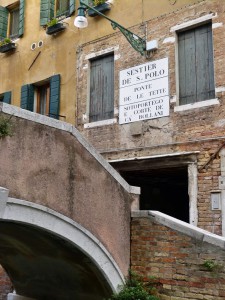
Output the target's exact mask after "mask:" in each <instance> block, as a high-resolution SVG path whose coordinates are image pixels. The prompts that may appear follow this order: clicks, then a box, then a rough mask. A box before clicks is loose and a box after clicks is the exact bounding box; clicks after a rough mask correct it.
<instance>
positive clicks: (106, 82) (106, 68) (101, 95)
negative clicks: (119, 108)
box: [89, 54, 114, 122]
mask: <svg viewBox="0 0 225 300" xmlns="http://www.w3.org/2000/svg"><path fill="white" fill-rule="evenodd" d="M90 72H91V74H90V108H89V122H95V121H100V120H106V119H111V118H113V117H114V55H113V54H110V55H107V56H104V57H100V58H97V59H93V60H91V67H90Z"/></svg>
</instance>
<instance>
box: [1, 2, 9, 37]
mask: <svg viewBox="0 0 225 300" xmlns="http://www.w3.org/2000/svg"><path fill="white" fill-rule="evenodd" d="M8 15H9V12H8V10H7V9H6V8H5V7H3V6H0V40H1V39H4V38H6V36H7V28H8Z"/></svg>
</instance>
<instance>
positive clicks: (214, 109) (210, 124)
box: [77, 0, 225, 234]
mask: <svg viewBox="0 0 225 300" xmlns="http://www.w3.org/2000/svg"><path fill="white" fill-rule="evenodd" d="M224 10H225V3H224V2H223V1H218V0H213V1H212V0H205V1H196V4H194V5H189V6H186V7H184V8H182V9H180V10H178V11H175V12H172V13H170V14H166V15H163V16H160V17H158V18H155V19H152V20H149V21H147V22H146V23H145V24H139V25H138V26H134V27H133V28H131V30H132V31H133V32H135V33H137V34H139V35H140V36H144V34H145V32H147V40H148V41H149V40H153V39H157V40H158V42H159V49H158V50H157V51H156V52H155V53H154V54H153V56H151V57H150V58H147V59H146V58H144V57H142V56H140V54H139V53H137V52H136V51H135V50H133V48H132V47H131V46H130V45H129V44H128V43H127V40H126V39H125V38H124V36H122V35H121V34H120V33H119V32H117V33H115V34H113V35H110V36H107V37H105V38H102V39H101V40H96V41H93V42H90V43H88V44H85V45H82V46H81V50H82V51H80V54H79V58H78V66H79V73H78V74H79V85H80V84H81V85H82V87H83V88H82V89H77V91H78V92H77V93H78V98H77V103H78V119H77V123H78V127H79V129H80V130H81V131H82V132H83V134H84V135H85V136H86V137H87V139H88V140H89V141H90V142H91V143H92V144H93V145H94V146H95V147H96V148H97V149H98V150H99V151H100V152H101V153H102V154H103V155H104V157H105V158H106V159H109V160H110V159H111V160H113V159H121V158H122V159H127V158H134V157H145V156H155V155H163V154H164V155H166V154H172V153H178V152H185V151H186V152H191V151H199V155H198V157H197V167H198V168H201V167H202V166H204V164H205V163H206V162H207V160H208V159H209V158H210V156H212V155H213V154H214V153H216V152H217V150H218V149H219V148H220V146H221V145H222V144H223V142H224V141H225V135H224V120H225V109H224V106H225V92H223V90H224V88H222V87H223V86H224V78H225V69H224V67H223V66H224V63H223V62H224V51H223V49H224V47H223V44H224V43H225V39H224V37H225V27H224V23H225V15H224ZM209 13H213V14H214V15H215V17H213V18H212V24H213V27H212V28H213V47H214V68H215V86H216V88H217V90H216V91H217V92H216V97H217V98H218V99H219V105H213V106H207V107H201V108H196V109H189V110H185V111H179V112H175V111H174V107H175V106H176V103H175V102H174V101H171V103H170V116H169V117H164V118H159V119H153V120H146V121H143V122H142V131H141V133H140V134H139V135H132V133H131V127H132V124H123V125H119V124H118V123H117V124H113V125H108V126H98V127H94V128H90V129H84V127H83V125H84V123H85V122H87V119H85V118H83V115H85V114H86V113H87V112H88V106H87V98H88V96H87V91H88V78H89V73H88V72H89V71H88V67H87V66H88V59H87V57H86V56H87V55H90V54H93V53H97V54H98V53H99V51H102V50H105V49H111V51H114V54H115V57H116V59H115V117H117V116H118V112H117V108H118V105H119V71H121V70H124V69H126V68H129V67H133V66H136V65H140V64H143V63H146V62H148V61H154V60H158V59H162V58H165V57H168V58H169V90H170V97H171V99H174V98H176V97H177V95H176V59H175V50H176V43H175V42H165V39H166V38H174V37H175V34H174V33H173V32H171V31H170V29H171V27H173V26H176V25H178V24H181V23H184V22H187V21H190V20H194V19H196V18H199V17H202V16H204V15H207V14H209ZM218 24H220V25H218ZM221 88H222V89H221ZM177 98H178V97H177ZM220 175H221V170H220V157H219V155H216V157H215V158H214V159H213V160H212V161H211V162H210V164H209V165H208V166H207V167H206V168H204V169H203V170H202V171H201V172H199V173H198V226H200V227H202V228H204V229H207V230H209V231H212V232H214V233H217V234H221V233H222V228H221V226H222V224H221V211H212V210H211V203H210V192H211V191H212V190H219V178H218V176H220Z"/></svg>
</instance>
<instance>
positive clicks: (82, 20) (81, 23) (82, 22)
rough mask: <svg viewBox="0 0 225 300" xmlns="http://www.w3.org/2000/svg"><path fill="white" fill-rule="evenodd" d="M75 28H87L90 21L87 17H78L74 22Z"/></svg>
mask: <svg viewBox="0 0 225 300" xmlns="http://www.w3.org/2000/svg"><path fill="white" fill-rule="evenodd" d="M74 26H76V27H78V28H85V27H87V26H88V21H87V18H86V17H83V16H77V17H76V18H75V20H74Z"/></svg>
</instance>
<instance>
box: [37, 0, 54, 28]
mask: <svg viewBox="0 0 225 300" xmlns="http://www.w3.org/2000/svg"><path fill="white" fill-rule="evenodd" d="M54 8H55V1H54V0H41V8H40V25H41V26H44V25H46V24H47V23H48V21H49V20H51V19H52V18H53V17H54Z"/></svg>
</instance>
